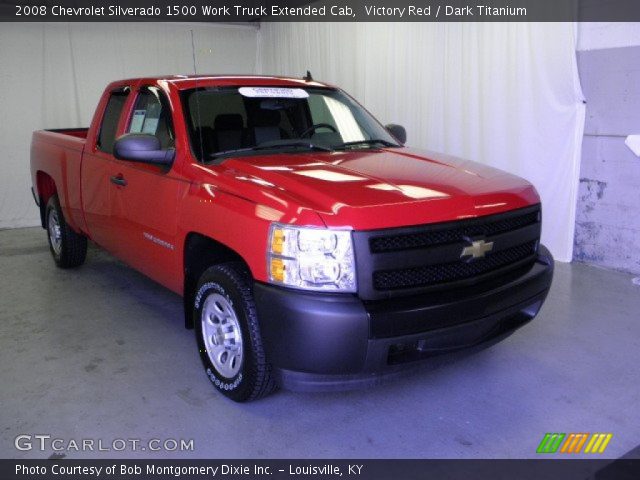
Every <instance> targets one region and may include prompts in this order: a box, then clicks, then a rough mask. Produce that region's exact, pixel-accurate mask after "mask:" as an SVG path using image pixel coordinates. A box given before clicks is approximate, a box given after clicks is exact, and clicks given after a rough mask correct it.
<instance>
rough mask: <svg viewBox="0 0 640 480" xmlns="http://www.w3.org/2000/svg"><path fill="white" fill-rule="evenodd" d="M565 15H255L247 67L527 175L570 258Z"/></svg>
mask: <svg viewBox="0 0 640 480" xmlns="http://www.w3.org/2000/svg"><path fill="white" fill-rule="evenodd" d="M575 50H576V33H575V25H574V24H571V23H539V24H532V23H439V24H438V23H336V24H328V23H293V22H291V23H263V24H262V25H261V28H260V31H259V33H258V72H259V73H265V74H268V73H274V74H279V75H292V76H302V75H303V74H304V73H305V72H306V70H310V71H311V72H312V74H313V76H314V78H315V79H318V80H321V81H327V82H329V83H334V84H336V85H338V86H340V87H342V88H344V89H345V90H346V91H347V92H349V93H351V94H352V95H353V96H354V97H356V98H357V99H358V100H359V101H361V102H362V103H363V105H365V106H366V107H367V108H368V109H369V110H370V111H371V112H372V113H373V114H374V115H375V116H376V117H377V118H378V119H380V120H381V121H382V122H383V123H391V122H396V123H400V124H403V125H404V126H405V127H406V128H407V132H408V145H410V146H412V147H418V148H425V149H429V150H436V151H441V152H446V153H449V154H453V155H458V156H462V157H465V158H469V159H472V160H477V161H480V162H483V163H486V164H489V165H493V166H496V167H498V168H501V169H504V170H507V171H510V172H512V173H515V174H517V175H520V176H522V177H524V178H526V179H527V180H529V181H530V182H532V183H533V184H534V185H535V186H536V187H537V189H538V191H539V192H540V194H541V197H542V202H543V215H544V222H543V225H544V227H543V235H542V239H543V242H544V243H545V244H546V245H547V246H548V247H549V248H550V250H551V251H552V253H553V254H554V256H555V257H556V259H557V260H560V261H571V258H572V248H573V233H574V222H575V208H576V207H575V206H576V195H577V193H576V192H577V186H578V175H579V168H580V163H579V162H580V146H581V141H582V132H583V128H584V105H583V97H582V92H581V88H580V82H579V79H578V72H577V66H576V52H575Z"/></svg>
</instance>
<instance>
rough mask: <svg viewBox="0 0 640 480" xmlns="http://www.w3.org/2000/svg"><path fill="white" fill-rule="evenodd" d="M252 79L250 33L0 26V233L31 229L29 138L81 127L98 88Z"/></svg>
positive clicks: (129, 26) (223, 28)
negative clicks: (190, 77) (208, 76)
mask: <svg viewBox="0 0 640 480" xmlns="http://www.w3.org/2000/svg"><path fill="white" fill-rule="evenodd" d="M191 30H193V34H194V43H195V54H196V64H197V69H198V73H253V72H254V69H255V66H256V48H257V46H256V42H257V31H256V29H255V28H254V27H252V26H227V25H204V24H196V25H187V24H168V23H68V24H67V23H48V24H47V23H45V24H34V23H21V24H10V23H3V24H2V25H1V26H0V114H1V117H0V148H1V149H2V150H1V151H2V153H1V157H0V168H1V169H2V174H0V228H9V227H20V226H31V225H37V224H38V221H39V217H38V211H37V209H36V207H35V204H34V203H33V199H32V197H31V193H30V191H29V188H30V186H31V180H30V177H29V144H30V142H31V132H32V131H33V130H37V129H42V128H66V127H83V126H85V127H86V126H88V125H89V123H90V121H91V118H92V116H93V111H94V108H95V106H96V104H97V102H98V99H99V98H100V94H101V93H102V91H103V89H104V87H105V86H106V85H107V84H108V83H109V82H111V81H113V80H118V79H121V78H129V77H137V76H143V75H158V74H159V75H163V74H180V73H182V74H190V73H193V54H192V48H191V45H192V43H191Z"/></svg>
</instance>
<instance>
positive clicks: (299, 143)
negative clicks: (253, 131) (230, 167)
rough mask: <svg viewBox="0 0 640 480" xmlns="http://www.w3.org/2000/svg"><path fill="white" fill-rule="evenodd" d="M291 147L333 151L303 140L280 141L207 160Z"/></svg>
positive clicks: (241, 149)
mask: <svg viewBox="0 0 640 480" xmlns="http://www.w3.org/2000/svg"><path fill="white" fill-rule="evenodd" d="M291 147H302V148H306V149H309V150H317V151H321V152H333V149H331V148H329V147H324V146H322V145H316V144H314V143H311V142H307V141H305V140H299V141H295V140H293V141H291V142H281V141H274V142H273V143H272V142H265V143H264V144H262V145H256V146H255V147H247V148H236V149H233V150H224V151H222V152H214V153H212V154H211V155H209V158H211V159H212V160H215V159H217V158H221V157H227V156H229V155H234V154H236V153H244V152H257V151H261V150H276V149H278V148H291Z"/></svg>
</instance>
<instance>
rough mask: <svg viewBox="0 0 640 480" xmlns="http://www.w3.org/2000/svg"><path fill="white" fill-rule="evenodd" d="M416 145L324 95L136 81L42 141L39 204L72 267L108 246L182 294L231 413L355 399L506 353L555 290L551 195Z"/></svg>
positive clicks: (56, 246) (341, 97) (200, 81)
mask: <svg viewBox="0 0 640 480" xmlns="http://www.w3.org/2000/svg"><path fill="white" fill-rule="evenodd" d="M405 136H406V134H405V131H404V129H403V128H402V127H401V126H399V125H387V126H386V127H383V126H382V125H381V124H380V123H379V122H378V121H377V120H375V119H374V118H373V117H372V115H371V114H369V113H368V112H367V111H366V110H365V109H364V108H363V107H362V106H360V105H359V104H358V103H357V102H356V101H355V100H354V99H353V98H351V97H350V96H349V95H347V94H346V93H345V92H343V91H342V90H340V89H338V88H336V87H333V86H330V85H326V84H323V83H319V82H315V81H313V80H311V79H310V78H305V79H295V78H277V77H261V76H233V77H231V76H189V77H187V76H169V77H160V78H138V79H129V80H122V81H118V82H114V83H111V84H110V85H109V86H108V87H107V88H106V90H105V92H104V94H103V96H102V98H101V100H100V103H99V104H98V107H97V109H96V113H95V116H94V118H93V121H92V123H91V126H90V128H88V129H67V130H42V131H37V132H35V133H34V134H33V140H32V145H31V171H32V180H33V188H32V190H33V194H34V198H35V200H36V203H37V204H38V206H39V208H40V216H41V220H42V227H43V228H45V229H46V230H47V233H48V239H49V245H50V248H51V253H52V254H53V258H54V260H55V262H56V264H57V265H58V266H59V267H62V268H70V267H77V266H79V265H81V264H82V263H83V262H84V260H85V255H86V250H87V240H91V241H93V242H95V243H96V244H98V245H99V246H100V247H102V248H104V249H106V250H107V251H109V252H111V253H112V254H113V255H114V256H116V257H117V258H119V259H121V260H123V261H124V262H126V263H127V264H129V265H130V266H132V267H133V268H135V269H137V270H139V271H141V272H143V273H144V274H146V275H147V276H149V277H151V278H152V279H154V280H155V281H157V282H159V283H161V284H162V285H164V286H166V287H167V288H169V289H171V290H173V291H174V292H177V293H178V294H180V295H182V296H183V298H184V312H185V325H186V327H187V328H195V332H196V339H197V344H198V348H199V351H200V356H201V358H202V362H203V364H204V368H205V371H206V373H207V375H208V377H209V379H210V380H211V382H212V383H213V384H214V385H215V388H216V389H218V390H219V391H221V392H222V393H223V394H224V395H226V396H228V397H229V398H231V399H233V400H236V401H247V400H253V399H257V398H259V397H261V396H264V395H266V394H268V393H269V392H271V391H273V390H274V389H275V388H276V387H277V386H284V387H287V388H294V389H299V390H300V389H302V390H315V389H337V388H340V389H342V388H348V387H351V386H357V385H364V384H370V383H375V382H377V381H378V380H379V379H380V378H382V377H383V376H388V375H396V374H398V373H400V372H402V371H404V370H406V368H407V367H409V366H411V365H416V364H418V363H419V362H418V360H424V359H428V358H431V357H434V356H436V355H442V354H454V353H456V352H458V351H465V352H467V351H470V350H474V349H478V348H482V347H485V346H488V345H491V344H493V343H495V342H496V341H498V340H500V339H502V338H504V337H506V336H507V335H509V334H510V333H512V332H513V331H514V330H515V329H517V328H518V327H520V326H522V325H524V324H525V323H527V322H528V321H529V320H531V319H532V318H533V317H534V316H535V315H536V314H537V313H538V311H539V309H540V307H541V305H542V303H543V301H544V299H545V297H546V295H547V293H548V291H549V287H550V285H551V280H552V277H553V258H552V256H551V255H550V253H549V251H548V250H547V249H546V248H545V247H543V246H542V245H541V244H540V242H539V239H540V228H541V210H540V200H539V197H538V194H537V193H536V190H535V189H534V187H533V186H531V185H530V184H529V183H527V182H526V181H524V180H523V179H521V178H518V177H516V176H514V175H510V174H508V173H505V172H502V171H500V170H496V169H494V168H491V167H488V166H486V165H481V164H478V163H474V162H471V161H466V160H461V159H458V158H455V157H451V156H447V155H443V154H438V153H433V152H425V151H419V150H414V149H412V148H407V147H404V146H403V144H404V142H405Z"/></svg>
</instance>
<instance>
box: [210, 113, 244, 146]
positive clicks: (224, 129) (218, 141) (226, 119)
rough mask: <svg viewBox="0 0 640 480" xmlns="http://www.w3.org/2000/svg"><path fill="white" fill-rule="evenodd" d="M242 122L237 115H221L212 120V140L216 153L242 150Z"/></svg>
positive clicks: (240, 116) (240, 117)
mask: <svg viewBox="0 0 640 480" xmlns="http://www.w3.org/2000/svg"><path fill="white" fill-rule="evenodd" d="M243 139H244V120H243V119H242V115H240V114H239V113H221V114H220V115H218V116H217V117H216V119H215V120H214V130H213V140H214V143H215V149H216V151H218V152H224V151H226V150H236V149H238V148H242V146H243Z"/></svg>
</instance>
